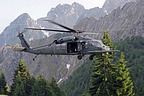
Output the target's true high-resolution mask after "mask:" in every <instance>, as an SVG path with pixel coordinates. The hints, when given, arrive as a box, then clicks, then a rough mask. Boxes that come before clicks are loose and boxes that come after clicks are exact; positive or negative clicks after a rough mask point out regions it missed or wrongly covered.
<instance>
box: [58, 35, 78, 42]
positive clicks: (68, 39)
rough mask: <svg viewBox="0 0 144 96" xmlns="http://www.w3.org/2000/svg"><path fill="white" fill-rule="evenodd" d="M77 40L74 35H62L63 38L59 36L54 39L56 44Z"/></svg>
mask: <svg viewBox="0 0 144 96" xmlns="http://www.w3.org/2000/svg"><path fill="white" fill-rule="evenodd" d="M76 40H78V37H76V36H74V37H64V38H60V39H58V40H55V43H56V44H62V43H64V42H70V41H76Z"/></svg>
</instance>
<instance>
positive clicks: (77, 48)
mask: <svg viewBox="0 0 144 96" xmlns="http://www.w3.org/2000/svg"><path fill="white" fill-rule="evenodd" d="M67 38H69V39H70V38H73V36H68V37H67ZM60 40H61V39H60ZM61 41H62V40H61ZM104 47H105V45H104V44H103V43H102V42H101V41H100V40H95V39H91V38H88V37H79V40H77V41H69V42H63V43H61V44H52V45H50V46H49V45H47V46H45V45H44V46H40V47H35V48H30V49H29V50H25V52H29V53H33V54H44V55H48V54H50V55H78V54H79V52H81V51H83V52H84V54H85V55H86V54H90V53H89V51H96V50H104Z"/></svg>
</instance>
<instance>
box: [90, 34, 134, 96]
mask: <svg viewBox="0 0 144 96" xmlns="http://www.w3.org/2000/svg"><path fill="white" fill-rule="evenodd" d="M102 41H103V43H104V44H105V45H107V46H109V47H110V49H115V48H114V47H113V45H112V42H111V40H110V38H109V36H108V32H105V33H104V36H103V38H102ZM114 58H115V53H112V54H107V53H102V54H100V55H98V56H96V58H95V60H94V71H93V73H92V79H91V87H90V89H89V92H90V94H91V96H133V82H132V80H131V78H130V77H129V72H128V69H127V68H126V64H125V63H126V62H125V60H124V55H121V57H120V59H119V61H118V63H117V64H114V62H115V61H114Z"/></svg>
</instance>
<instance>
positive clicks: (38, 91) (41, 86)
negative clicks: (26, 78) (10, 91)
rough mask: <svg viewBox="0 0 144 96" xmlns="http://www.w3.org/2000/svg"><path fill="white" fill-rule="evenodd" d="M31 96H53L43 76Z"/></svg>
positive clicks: (38, 79) (35, 85) (39, 78)
mask: <svg viewBox="0 0 144 96" xmlns="http://www.w3.org/2000/svg"><path fill="white" fill-rule="evenodd" d="M31 96H52V90H51V89H50V86H49V83H48V82H47V80H45V79H44V78H43V77H42V76H39V77H38V78H37V79H36V81H35V84H34V86H33V88H32V93H31Z"/></svg>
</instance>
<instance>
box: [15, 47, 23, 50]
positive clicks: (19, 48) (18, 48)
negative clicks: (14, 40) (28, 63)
mask: <svg viewBox="0 0 144 96" xmlns="http://www.w3.org/2000/svg"><path fill="white" fill-rule="evenodd" d="M23 50H25V47H15V48H14V51H23Z"/></svg>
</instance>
